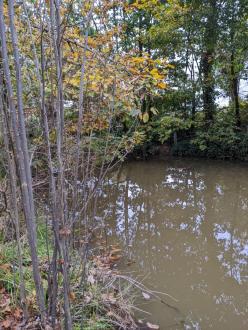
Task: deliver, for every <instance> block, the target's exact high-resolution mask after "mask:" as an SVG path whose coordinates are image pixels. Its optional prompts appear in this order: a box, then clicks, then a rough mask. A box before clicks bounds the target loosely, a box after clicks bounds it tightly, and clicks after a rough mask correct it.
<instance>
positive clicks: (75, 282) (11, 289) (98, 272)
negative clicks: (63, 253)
mask: <svg viewBox="0 0 248 330" xmlns="http://www.w3.org/2000/svg"><path fill="white" fill-rule="evenodd" d="M47 236H48V237H49V236H50V231H49V229H48V230H47V228H46V225H45V224H44V223H42V221H41V220H40V221H39V222H38V229H37V238H38V242H37V243H38V244H37V251H38V256H39V261H40V268H41V270H42V274H41V275H42V281H43V285H44V289H45V290H46V289H47V287H48V282H47V269H48V253H49V254H50V256H51V254H52V246H51V244H49V242H50V240H49V239H48V240H47ZM16 245H17V244H16V241H15V240H12V241H6V240H5V241H4V239H3V238H2V239H1V240H0V300H1V289H4V291H3V292H4V294H6V293H7V294H8V297H10V306H11V308H16V307H17V306H18V305H19V302H20V297H19V294H20V292H19V286H20V274H19V266H18V265H19V264H18V253H17V252H18V251H17V246H16ZM21 246H22V258H23V273H24V279H25V287H26V295H27V303H28V305H29V306H28V307H29V310H30V311H32V314H33V315H35V312H36V307H35V306H36V302H35V286H34V282H33V277H32V263H31V258H30V252H29V246H28V240H27V236H26V235H25V234H23V235H22V237H21ZM106 258H108V254H107V252H105V254H104V255H99V256H94V257H92V258H91V260H87V262H86V265H84V264H83V263H82V262H81V257H80V255H79V253H78V251H77V250H74V251H72V265H73V266H72V267H73V269H72V271H71V272H70V274H71V276H70V283H71V292H72V297H71V309H72V317H73V325H74V327H73V329H75V330H77V329H80V330H81V329H84V330H98V329H99V330H100V329H101V330H111V329H117V328H118V329H134V324H135V322H134V320H133V316H132V306H133V301H134V299H135V297H134V294H133V293H134V292H133V290H132V285H130V283H128V282H127V281H126V283H124V282H125V281H122V280H120V278H118V276H117V274H116V273H115V272H113V271H112V270H111V268H112V267H111V262H110V261H109V262H108V263H106ZM83 269H85V272H83ZM82 274H84V280H83V281H82V285H81V284H80V282H81V276H82ZM60 281H62V279H61V278H59V286H60V287H62V286H61V282H60ZM59 292H60V297H61V299H59V302H58V309H59V310H63V308H62V306H63V294H62V293H63V292H62V289H60V291H59ZM4 294H3V295H4ZM61 308H62V309H61ZM4 317H5V315H4V313H3V312H1V311H0V319H2V320H3V319H4Z"/></svg>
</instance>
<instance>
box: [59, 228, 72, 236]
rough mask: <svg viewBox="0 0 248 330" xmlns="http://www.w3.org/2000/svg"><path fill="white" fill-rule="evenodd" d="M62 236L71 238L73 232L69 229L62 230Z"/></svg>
mask: <svg viewBox="0 0 248 330" xmlns="http://www.w3.org/2000/svg"><path fill="white" fill-rule="evenodd" d="M59 233H60V235H62V236H69V235H70V234H71V230H70V229H69V228H67V227H64V228H61V229H60V231H59Z"/></svg>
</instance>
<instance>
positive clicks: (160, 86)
mask: <svg viewBox="0 0 248 330" xmlns="http://www.w3.org/2000/svg"><path fill="white" fill-rule="evenodd" d="M157 87H158V88H160V89H165V88H166V87H167V84H166V83H164V82H160V83H158V84H157Z"/></svg>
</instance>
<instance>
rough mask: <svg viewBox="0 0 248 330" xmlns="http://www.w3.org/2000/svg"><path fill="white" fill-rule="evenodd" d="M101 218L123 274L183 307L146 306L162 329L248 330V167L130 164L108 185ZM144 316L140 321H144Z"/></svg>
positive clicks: (177, 162) (206, 163) (101, 200)
mask: <svg viewBox="0 0 248 330" xmlns="http://www.w3.org/2000/svg"><path fill="white" fill-rule="evenodd" d="M98 211H99V213H98V217H101V218H104V219H105V222H106V223H107V225H108V227H107V237H108V240H109V242H111V243H113V242H114V243H119V244H120V245H121V246H122V248H123V251H124V254H125V256H126V260H127V259H131V260H134V261H135V263H134V264H132V265H131V266H125V267H124V268H125V269H124V270H125V271H126V272H128V273H130V274H132V276H134V277H136V278H138V279H142V280H143V281H144V283H145V284H146V285H147V286H148V287H150V288H152V289H153V290H156V291H161V292H165V293H167V294H169V295H171V296H173V297H174V298H175V299H176V300H177V301H174V300H173V299H172V298H170V297H168V296H163V295H162V296H161V297H163V299H164V300H165V301H166V302H167V303H168V304H171V305H173V306H175V307H176V308H177V310H176V309H173V308H170V307H168V306H166V305H165V304H162V303H160V302H158V301H153V300H149V301H145V300H144V301H142V299H141V300H140V304H139V307H140V308H142V309H143V310H145V311H147V312H149V313H150V315H143V317H144V318H145V319H146V320H149V321H150V322H153V323H156V324H159V326H160V329H162V330H163V329H223V330H224V329H225V330H228V329H230V330H234V329H238V330H239V329H240V330H242V329H248V266H247V262H248V165H247V164H238V163H229V162H218V161H206V160H191V159H187V160H186V159H168V160H163V161H159V160H155V161H154V160H153V161H135V162H130V163H128V164H126V165H124V166H122V168H120V169H119V170H118V171H116V172H115V173H112V175H111V176H110V177H109V178H108V180H107V182H106V183H105V185H104V189H103V192H102V193H101V194H100V197H99V208H98ZM138 317H140V315H138Z"/></svg>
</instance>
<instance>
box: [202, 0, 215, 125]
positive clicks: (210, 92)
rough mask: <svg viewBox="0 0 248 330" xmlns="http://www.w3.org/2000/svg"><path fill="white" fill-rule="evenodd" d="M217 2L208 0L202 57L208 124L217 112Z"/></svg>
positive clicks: (204, 103)
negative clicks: (214, 67) (215, 78)
mask: <svg viewBox="0 0 248 330" xmlns="http://www.w3.org/2000/svg"><path fill="white" fill-rule="evenodd" d="M216 2H217V1H216V0H208V6H207V10H208V12H207V18H206V19H207V21H206V23H205V32H204V41H203V42H204V45H203V53H202V58H201V66H202V68H201V71H202V74H203V79H202V80H203V109H204V112H205V120H206V124H209V123H211V122H212V121H213V119H214V113H215V100H214V99H215V97H214V88H215V83H214V77H213V63H214V57H215V47H216V39H217V37H216V36H217V17H218V8H217V3H216Z"/></svg>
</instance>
